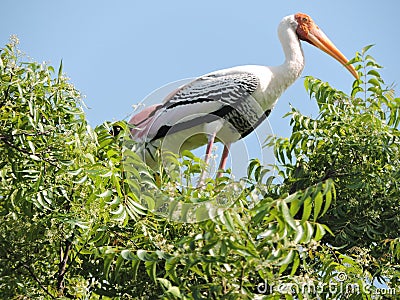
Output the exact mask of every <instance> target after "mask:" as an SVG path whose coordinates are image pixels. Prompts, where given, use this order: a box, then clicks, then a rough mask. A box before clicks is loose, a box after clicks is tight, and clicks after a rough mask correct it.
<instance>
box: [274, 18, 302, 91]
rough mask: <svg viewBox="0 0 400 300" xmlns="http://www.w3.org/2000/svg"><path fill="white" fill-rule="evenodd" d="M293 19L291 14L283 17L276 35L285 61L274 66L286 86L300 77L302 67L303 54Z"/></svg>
mask: <svg viewBox="0 0 400 300" xmlns="http://www.w3.org/2000/svg"><path fill="white" fill-rule="evenodd" d="M295 26H296V25H295V21H294V18H293V16H288V17H286V18H284V19H283V20H282V21H281V23H280V24H279V27H278V36H279V40H280V41H281V44H282V49H283V52H284V53H285V62H284V63H283V64H282V65H280V66H277V67H276V70H277V72H278V74H279V75H280V77H281V78H282V79H283V81H284V82H285V83H286V84H285V85H286V87H285V88H287V87H289V86H290V85H291V84H292V83H293V82H295V81H296V79H297V78H299V77H300V75H301V72H302V71H303V68H304V54H303V49H302V47H301V44H300V40H299V38H298V37H297V34H296V31H295Z"/></svg>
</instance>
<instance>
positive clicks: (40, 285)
mask: <svg viewBox="0 0 400 300" xmlns="http://www.w3.org/2000/svg"><path fill="white" fill-rule="evenodd" d="M22 266H23V267H24V268H25V269H26V270H27V271H28V272H29V274H30V275H31V276H32V277H33V279H34V280H35V281H36V282H37V284H38V285H39V287H40V288H41V289H42V290H43V291H44V292H45V293H46V294H47V295H49V296H50V297H51V299H56V297H54V296H53V295H52V294H51V293H50V292H49V291H48V290H47V288H46V287H45V286H44V285H43V284H42V282H41V281H40V280H39V278H38V277H37V276H36V275H35V273H34V272H33V270H32V268H31V267H30V266H29V265H27V264H26V263H25V264H23V265H22Z"/></svg>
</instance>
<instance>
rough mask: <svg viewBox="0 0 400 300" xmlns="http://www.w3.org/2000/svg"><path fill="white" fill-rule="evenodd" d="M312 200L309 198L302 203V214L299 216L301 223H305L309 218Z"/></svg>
mask: <svg viewBox="0 0 400 300" xmlns="http://www.w3.org/2000/svg"><path fill="white" fill-rule="evenodd" d="M311 203H312V198H311V197H307V199H306V200H304V203H303V214H302V216H301V221H302V222H305V221H307V220H308V219H309V218H310V215H311V211H312V205H311Z"/></svg>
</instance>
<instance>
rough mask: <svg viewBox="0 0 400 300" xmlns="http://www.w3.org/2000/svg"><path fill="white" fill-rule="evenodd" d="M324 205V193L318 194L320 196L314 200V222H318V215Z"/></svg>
mask: <svg viewBox="0 0 400 300" xmlns="http://www.w3.org/2000/svg"><path fill="white" fill-rule="evenodd" d="M322 203H323V197H322V193H321V192H318V194H317V195H316V196H315V198H314V222H315V221H316V220H317V218H318V215H319V213H320V211H321V208H322Z"/></svg>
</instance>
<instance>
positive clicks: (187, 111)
mask: <svg viewBox="0 0 400 300" xmlns="http://www.w3.org/2000/svg"><path fill="white" fill-rule="evenodd" d="M278 36H279V39H280V42H281V44H282V48H283V51H284V53H285V61H284V63H283V64H282V65H280V66H272V67H267V66H260V65H245V66H238V67H233V68H229V69H224V70H219V71H215V72H212V73H208V74H206V75H203V76H201V77H198V78H197V79H195V80H193V81H191V82H189V83H187V84H184V85H183V86H181V87H179V88H178V89H176V90H175V91H174V92H172V93H171V94H169V95H168V96H167V97H166V98H165V99H164V101H163V102H162V103H160V104H156V105H153V106H150V107H147V108H145V109H144V110H142V111H141V112H139V113H138V114H136V115H134V116H133V117H132V118H131V120H130V121H129V123H131V124H133V125H135V128H134V129H133V130H132V136H133V139H135V140H137V141H138V142H139V143H141V144H142V145H144V149H145V151H144V153H145V154H144V156H145V157H144V158H145V160H146V162H147V163H149V164H150V165H154V163H155V162H156V160H155V158H154V157H155V155H154V153H155V151H156V149H160V148H161V149H162V150H168V151H171V152H174V153H180V152H181V151H182V150H185V149H187V150H192V149H195V148H197V147H200V146H203V145H205V144H207V148H206V154H205V159H204V160H205V163H206V164H207V163H208V161H209V158H210V154H211V151H212V146H213V144H214V143H215V142H222V143H223V144H224V150H223V153H222V156H221V162H220V164H219V169H220V170H221V169H224V168H225V164H226V161H227V157H228V154H229V147H230V145H231V143H233V142H235V141H237V140H239V139H241V138H243V137H245V136H246V135H248V134H249V133H250V132H252V131H253V130H254V128H255V127H257V126H258V125H259V124H260V123H261V122H262V121H263V120H264V119H265V118H267V117H268V115H269V114H270V112H271V110H272V109H273V108H274V106H275V104H276V102H277V100H278V98H279V97H280V95H281V94H282V93H283V92H284V91H285V90H286V89H287V88H288V87H289V86H290V85H291V84H292V83H293V82H294V81H295V80H296V79H297V78H299V76H300V74H301V73H302V71H303V68H304V55H303V50H302V47H301V43H300V40H303V41H306V42H308V43H310V44H311V45H314V46H315V47H317V48H319V49H321V50H322V51H324V52H326V53H327V54H329V55H330V56H332V57H333V58H335V59H336V60H337V61H339V62H340V63H341V64H342V65H343V66H344V67H345V68H346V69H347V70H348V71H350V73H351V74H352V75H353V76H354V77H355V78H358V74H357V72H356V70H355V69H354V67H353V66H352V65H348V64H347V63H348V60H347V59H346V57H345V56H344V55H343V54H342V53H341V52H340V51H339V50H338V49H337V48H336V47H335V45H334V44H333V43H332V42H331V41H330V40H329V39H328V37H327V36H326V35H325V34H324V33H323V32H322V31H321V29H319V27H318V26H317V25H316V24H315V23H314V21H313V20H312V19H311V18H310V17H309V16H308V15H306V14H303V13H297V14H295V15H290V16H287V17H285V18H283V19H282V21H281V22H280V24H279V26H278ZM219 175H220V173H219ZM203 177H204V172H203V174H202V175H201V179H200V180H202V178H203Z"/></svg>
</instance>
